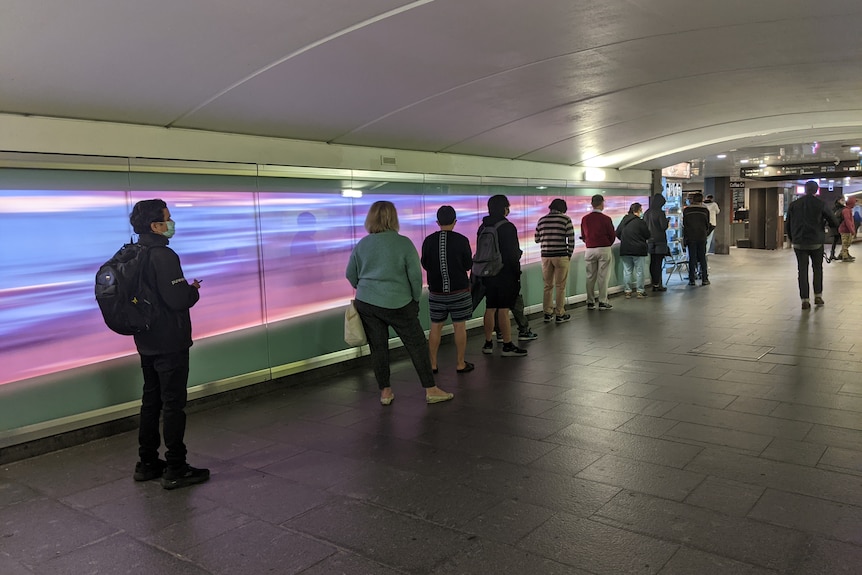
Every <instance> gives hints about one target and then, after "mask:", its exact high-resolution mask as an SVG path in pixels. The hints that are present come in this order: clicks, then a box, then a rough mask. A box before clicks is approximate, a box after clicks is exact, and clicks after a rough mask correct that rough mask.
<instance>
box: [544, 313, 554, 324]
mask: <svg viewBox="0 0 862 575" xmlns="http://www.w3.org/2000/svg"><path fill="white" fill-rule="evenodd" d="M553 319H554V315H553V314H550V313H546V314H545V323H548V322H550V321H553Z"/></svg>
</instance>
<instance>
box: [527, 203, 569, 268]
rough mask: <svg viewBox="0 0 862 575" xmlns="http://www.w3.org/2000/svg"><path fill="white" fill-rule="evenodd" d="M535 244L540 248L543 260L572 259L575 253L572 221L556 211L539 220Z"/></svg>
mask: <svg viewBox="0 0 862 575" xmlns="http://www.w3.org/2000/svg"><path fill="white" fill-rule="evenodd" d="M536 243H537V244H541V246H542V257H543V258H556V257H572V252H574V251H575V228H574V226H573V225H572V219H571V218H570V217H569V216H567V215H566V214H564V213H563V212H558V211H556V210H551V212H550V213H549V214H547V215H544V216H542V217H541V218H539V222H538V224H536Z"/></svg>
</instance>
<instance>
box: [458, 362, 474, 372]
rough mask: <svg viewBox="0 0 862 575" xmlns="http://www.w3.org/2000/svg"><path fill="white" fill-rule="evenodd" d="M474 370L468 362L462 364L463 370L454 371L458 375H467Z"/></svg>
mask: <svg viewBox="0 0 862 575" xmlns="http://www.w3.org/2000/svg"><path fill="white" fill-rule="evenodd" d="M475 368H476V366H475V365H473V364H472V363H470V362H469V361H465V362H464V369H456V370H455V371H457V372H458V373H469V372H471V371H473V369H475Z"/></svg>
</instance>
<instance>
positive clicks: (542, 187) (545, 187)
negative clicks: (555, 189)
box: [536, 186, 548, 190]
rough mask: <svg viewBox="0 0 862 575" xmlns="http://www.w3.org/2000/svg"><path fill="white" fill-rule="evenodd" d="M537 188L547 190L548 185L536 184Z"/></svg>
mask: <svg viewBox="0 0 862 575" xmlns="http://www.w3.org/2000/svg"><path fill="white" fill-rule="evenodd" d="M536 189H537V190H547V189H548V186H536Z"/></svg>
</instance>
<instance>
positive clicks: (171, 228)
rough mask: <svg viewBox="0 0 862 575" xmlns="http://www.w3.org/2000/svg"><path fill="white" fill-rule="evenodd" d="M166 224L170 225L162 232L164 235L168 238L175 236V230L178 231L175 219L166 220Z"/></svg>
mask: <svg viewBox="0 0 862 575" xmlns="http://www.w3.org/2000/svg"><path fill="white" fill-rule="evenodd" d="M165 225H167V226H168V229H166V230H165V231H163V232H162V235H163V236H165V237H166V238H172V237H174V232H175V231H176V227H177V225H176V224H175V223H174V221H173V220H168V221H166V222H165Z"/></svg>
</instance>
